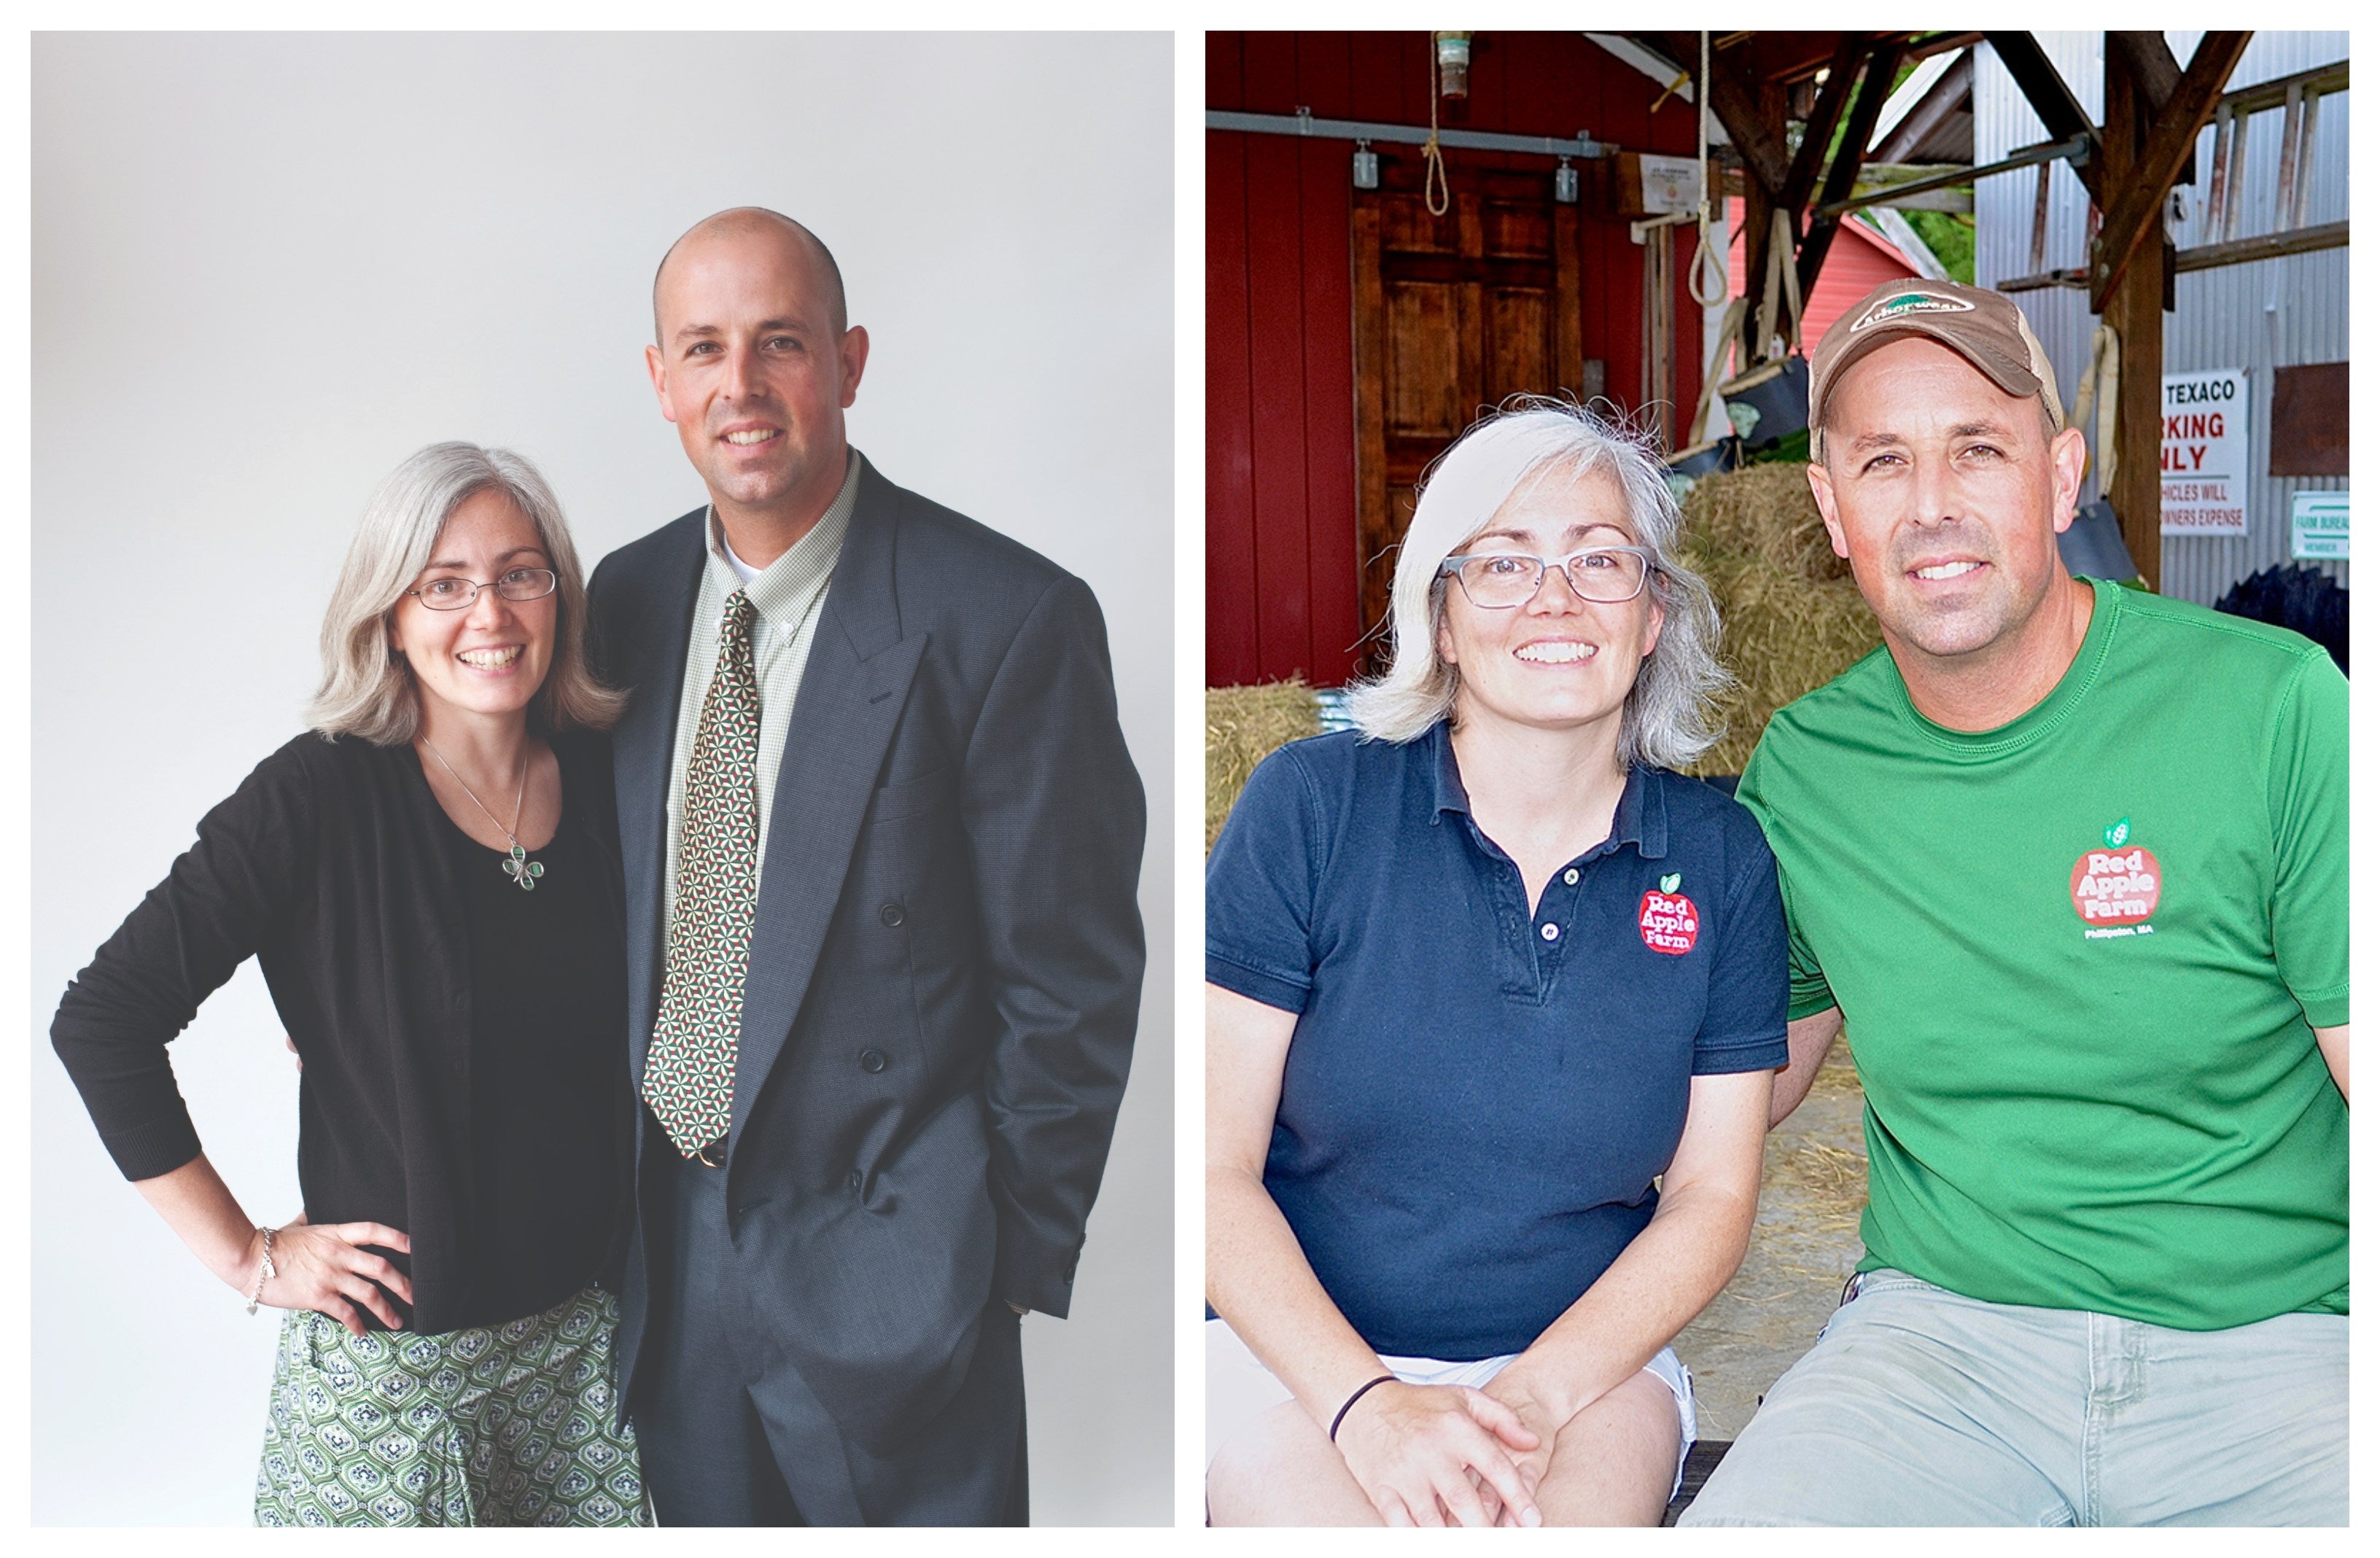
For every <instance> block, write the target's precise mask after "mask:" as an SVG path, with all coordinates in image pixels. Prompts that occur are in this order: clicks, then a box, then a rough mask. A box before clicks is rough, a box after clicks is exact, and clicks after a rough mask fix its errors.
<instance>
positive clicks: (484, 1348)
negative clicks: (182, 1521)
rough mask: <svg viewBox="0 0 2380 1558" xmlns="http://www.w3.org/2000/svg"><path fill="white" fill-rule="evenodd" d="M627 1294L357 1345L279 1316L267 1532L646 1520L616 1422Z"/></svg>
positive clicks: (265, 1489) (262, 1501)
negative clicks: (617, 1350)
mask: <svg viewBox="0 0 2380 1558" xmlns="http://www.w3.org/2000/svg"><path fill="white" fill-rule="evenodd" d="M619 1318H620V1308H619V1300H618V1299H616V1298H613V1296H612V1295H611V1294H609V1293H605V1292H602V1291H601V1290H600V1289H597V1288H593V1287H589V1288H585V1289H582V1290H581V1291H580V1292H578V1293H577V1294H576V1295H574V1296H572V1297H571V1298H565V1299H564V1300H563V1301H562V1302H561V1303H559V1304H556V1305H555V1306H554V1307H553V1308H552V1309H550V1310H546V1311H545V1312H544V1313H543V1314H533V1315H530V1316H528V1317H527V1318H526V1319H522V1320H515V1321H510V1322H506V1323H505V1324H503V1325H499V1326H493V1327H484V1326H482V1327H475V1328H473V1329H470V1330H467V1331H449V1332H446V1333H444V1334H443V1335H435V1336H418V1335H410V1334H408V1333H406V1332H402V1331H374V1332H371V1333H370V1334H368V1335H365V1336H364V1337H363V1338H362V1339H361V1340H360V1341H359V1340H358V1339H357V1338H356V1337H354V1336H352V1335H348V1334H347V1331H346V1327H344V1326H342V1325H340V1324H339V1322H336V1321H334V1320H332V1319H330V1318H328V1317H327V1316H324V1315H320V1314H315V1313H313V1312H311V1311H310V1310H290V1311H289V1312H288V1313H287V1314H286V1315H285V1316H284V1317H283V1318H282V1322H281V1353H280V1359H279V1361H278V1362H277V1363H275V1365H274V1366H273V1408H272V1412H271V1415H270V1416H269V1417H268V1418H267V1419H266V1421H265V1425H264V1455H263V1459H262V1461H261V1464H260V1465H259V1466H258V1467H257V1472H256V1523H257V1524H258V1525H260V1526H650V1525H651V1524H652V1512H651V1509H650V1505H649V1504H648V1503H647V1501H646V1498H645V1489H644V1478H643V1474H642V1473H641V1472H640V1471H639V1470H638V1468H637V1441H636V1432H635V1431H634V1430H633V1429H618V1428H614V1427H613V1408H614V1405H615V1401H616V1396H615V1392H616V1390H617V1388H618V1386H617V1382H616V1381H615V1380H614V1378H613V1374H614V1371H615V1369H614V1363H613V1353H612V1333H613V1328H614V1327H615V1326H616V1325H617V1324H618V1322H619Z"/></svg>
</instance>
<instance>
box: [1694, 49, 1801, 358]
mask: <svg viewBox="0 0 2380 1558" xmlns="http://www.w3.org/2000/svg"><path fill="white" fill-rule="evenodd" d="M1720 79H1721V77H1720V75H1719V71H1718V60H1717V59H1716V57H1714V59H1713V60H1712V63H1711V96H1712V98H1713V99H1714V100H1716V99H1718V96H1719V89H1718V82H1719V80H1720ZM1746 93H1747V96H1748V98H1749V103H1748V105H1747V107H1746V108H1745V110H1744V112H1746V113H1747V114H1749V115H1752V120H1751V122H1752V123H1753V124H1755V125H1758V126H1763V127H1767V128H1768V129H1769V131H1770V133H1772V134H1773V135H1774V136H1775V137H1776V140H1777V144H1778V145H1779V147H1782V146H1783V145H1784V143H1785V89H1784V88H1783V87H1781V86H1779V85H1778V84H1777V83H1776V82H1774V81H1770V82H1765V83H1762V84H1761V85H1758V86H1754V87H1748V88H1747V89H1746ZM1728 133H1729V134H1730V135H1732V134H1734V128H1733V127H1732V126H1730V127H1729V132H1728ZM1742 149H1743V148H1742V146H1741V144H1739V146H1738V148H1737V150H1738V151H1741V150H1742ZM1746 171H1747V172H1749V171H1750V160H1749V159H1748V158H1747V159H1746ZM1782 204H1783V201H1782V199H1781V198H1780V193H1779V191H1777V190H1775V189H1772V188H1770V187H1767V186H1764V185H1763V184H1762V183H1761V181H1760V180H1759V179H1758V178H1757V177H1755V178H1754V179H1753V181H1752V187H1750V188H1748V189H1746V190H1745V191H1744V192H1743V296H1744V297H1745V298H1746V299H1747V300H1749V301H1750V302H1751V303H1752V304H1753V305H1754V306H1753V307H1751V308H1745V309H1744V311H1743V338H1742V339H1743V350H1742V351H1741V352H1740V353H1739V354H1738V356H1737V362H1738V364H1739V366H1740V367H1741V368H1748V367H1750V366H1751V365H1752V362H1753V360H1754V359H1755V357H1757V356H1761V355H1762V354H1763V353H1765V352H1766V351H1767V349H1768V343H1767V341H1766V340H1764V339H1762V337H1761V334H1760V317H1759V315H1760V310H1759V308H1758V303H1759V300H1760V298H1761V296H1763V295H1764V293H1765V291H1766V290H1767V281H1768V247H1769V242H1770V240H1771V238H1772V237H1773V236H1775V229H1776V223H1774V222H1773V221H1772V220H1770V216H1769V213H1770V212H1771V211H1776V210H1778V209H1779V206H1781V205H1782ZM1779 322H1781V321H1777V320H1771V321H1770V323H1771V326H1772V328H1773V327H1774V326H1775V325H1776V324H1777V323H1779Z"/></svg>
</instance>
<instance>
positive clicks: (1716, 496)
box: [1681, 465, 1883, 774]
mask: <svg viewBox="0 0 2380 1558" xmlns="http://www.w3.org/2000/svg"><path fill="white" fill-rule="evenodd" d="M1681 506H1682V510H1683V512H1684V514H1685V521H1686V523H1685V534H1684V545H1685V550H1686V552H1687V554H1688V556H1689V557H1690V558H1691V559H1692V561H1693V562H1694V566H1695V567H1696V568H1698V569H1699V570H1700V571H1701V572H1702V574H1703V577H1704V578H1705V579H1706V580H1707V581H1708V582H1709V584H1710V586H1711V592H1712V593H1713V594H1714V595H1716V596H1717V597H1718V613H1719V660H1720V662H1721V663H1722V664H1724V665H1725V666H1726V667H1727V669H1728V670H1730V672H1732V673H1733V674H1734V676H1735V679H1736V685H1735V687H1734V688H1733V689H1732V690H1730V693H1729V694H1727V695H1726V696H1725V697H1723V698H1722V699H1721V700H1720V702H1719V714H1720V717H1721V719H1723V720H1724V721H1725V723H1726V727H1727V734H1726V736H1725V737H1724V738H1723V739H1722V740H1721V741H1720V742H1719V743H1718V745H1717V746H1714V747H1713V748H1711V750H1710V751H1709V752H1707V753H1706V754H1705V755H1703V759H1702V761H1701V762H1700V763H1698V764H1696V765H1695V769H1694V771H1695V772H1697V773H1704V774H1738V773H1742V772H1743V764H1744V760H1745V759H1746V758H1748V757H1750V756H1751V755H1752V749H1753V747H1754V746H1755V745H1756V744H1758V743H1759V740H1760V732H1761V731H1764V730H1766V729H1767V727H1768V717H1769V716H1770V715H1772V714H1775V713H1776V712H1777V711H1778V710H1779V708H1782V707H1784V706H1785V705H1787V704H1789V703H1791V702H1792V701H1793V700H1794V699H1795V698H1798V697H1800V696H1802V694H1804V693H1808V692H1811V691H1813V690H1815V689H1816V688H1818V687H1822V686H1824V685H1826V684H1827V683H1828V682H1831V681H1833V680H1834V679H1835V678H1836V677H1838V676H1840V675H1841V674H1842V673H1843V671H1845V670H1848V669H1850V667H1851V665H1852V662H1853V661H1854V660H1857V659H1858V658H1860V657H1861V656H1863V655H1864V654H1866V653H1867V652H1868V651H1869V650H1871V649H1873V648H1875V647H1876V646H1877V645H1878V644H1879V643H1881V642H1883V636H1882V634H1879V633H1878V632H1877V630H1876V614H1875V613H1874V612H1872V611H1870V610H1868V608H1867V602H1866V601H1864V600H1863V599H1862V598H1860V593H1859V586H1858V585H1857V584H1856V583H1854V582H1853V581H1852V576H1851V565H1850V564H1849V563H1847V562H1844V561H1843V560H1842V559H1841V558H1839V557H1837V556H1836V555H1835V553H1834V549H1833V547H1832V546H1830V545H1829V544H1828V540H1827V528H1826V522H1825V521H1824V520H1823V519H1821V518H1820V517H1819V514H1818V505H1817V502H1816V501H1815V499H1813V498H1812V497H1811V496H1810V484H1809V478H1808V477H1806V476H1805V475H1804V474H1803V468H1802V467H1801V466H1799V465H1751V466H1747V467H1745V468H1744V469H1743V470H1740V471H1729V472H1726V473H1724V474H1722V475H1718V476H1710V477H1704V478H1703V479H1702V480H1700V481H1698V482H1696V483H1695V484H1694V490H1693V491H1691V492H1689V493H1688V494H1686V499H1685V501H1684V503H1683V504H1682V505H1681Z"/></svg>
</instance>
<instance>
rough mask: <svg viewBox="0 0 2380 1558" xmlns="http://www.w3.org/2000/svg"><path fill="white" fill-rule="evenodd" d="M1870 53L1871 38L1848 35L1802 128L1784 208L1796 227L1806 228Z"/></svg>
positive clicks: (1787, 179)
mask: <svg viewBox="0 0 2380 1558" xmlns="http://www.w3.org/2000/svg"><path fill="white" fill-rule="evenodd" d="M1866 52H1867V34H1865V33H1864V32H1846V33H1844V34H1843V36H1842V42H1839V43H1837V44H1836V45H1835V57H1834V59H1833V61H1832V62H1831V63H1830V64H1828V66H1827V84H1826V85H1825V86H1823V87H1821V88H1819V89H1818V101H1817V102H1816V103H1814V104H1812V105H1811V108H1810V117H1809V118H1808V119H1807V120H1805V121H1803V126H1802V148H1801V150H1800V151H1796V152H1794V153H1793V165H1792V166H1791V168H1790V169H1788V170H1787V171H1786V175H1785V188H1784V190H1783V194H1784V206H1785V209H1786V210H1787V211H1791V212H1792V213H1793V225H1794V226H1795V228H1797V229H1798V228H1800V226H1801V225H1802V208H1803V206H1806V205H1808V204H1809V203H1810V188H1811V187H1812V186H1813V185H1815V184H1816V183H1817V182H1818V167H1819V164H1820V163H1821V162H1823V161H1824V159H1825V157H1826V155H1827V143H1828V141H1830V140H1832V139H1834V135H1835V126H1836V124H1837V123H1838V122H1839V121H1840V119H1841V118H1842V116H1843V105H1844V104H1845V103H1849V102H1851V100H1852V84H1853V82H1854V80H1855V79H1856V78H1857V77H1858V75H1859V65H1860V56H1861V55H1862V54H1864V53H1866Z"/></svg>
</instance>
